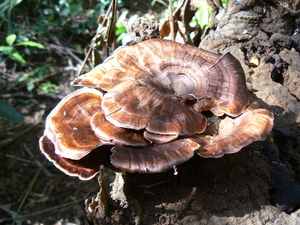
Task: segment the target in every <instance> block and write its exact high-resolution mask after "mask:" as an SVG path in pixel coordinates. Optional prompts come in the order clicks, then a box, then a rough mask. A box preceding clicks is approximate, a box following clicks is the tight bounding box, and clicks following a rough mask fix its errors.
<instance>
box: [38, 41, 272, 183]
mask: <svg viewBox="0 0 300 225" xmlns="http://www.w3.org/2000/svg"><path fill="white" fill-rule="evenodd" d="M72 85H77V86H87V87H85V88H83V89H80V90H78V91H75V92H73V93H71V94H70V95H68V96H67V97H65V98H64V99H63V100H62V101H61V102H60V103H59V104H58V105H57V107H55V109H53V111H52V112H51V113H50V115H49V116H48V117H47V120H46V129H45V133H44V136H43V137H42V138H41V139H40V148H41V150H42V152H43V153H44V154H45V155H46V156H47V158H48V159H49V160H50V161H53V162H54V164H55V165H56V166H57V167H58V168H59V169H61V170H62V171H64V172H66V173H67V174H69V175H73V176H78V177H79V178H81V179H89V178H91V177H93V176H94V175H95V174H96V173H97V168H98V167H99V166H100V165H101V164H103V165H107V166H108V167H111V168H113V169H116V168H118V169H121V170H125V171H128V172H140V173H158V172H162V171H166V170H168V169H171V168H172V167H173V166H175V165H178V164H180V163H183V162H185V161H187V160H189V159H190V158H191V157H193V155H194V152H196V153H197V154H198V155H200V156H203V157H221V156H222V155H224V154H227V153H234V152H237V151H239V150H240V149H241V148H243V147H244V146H246V145H248V144H250V143H251V142H253V141H257V140H264V139H265V138H266V137H267V136H268V134H269V133H270V132H271V130H272V127H273V114H272V113H271V112H269V111H268V110H266V109H264V107H263V105H262V104H261V103H260V102H259V101H258V99H257V98H256V97H255V96H254V95H253V94H252V93H251V92H250V91H249V90H248V89H247V87H246V82H245V74H244V72H243V69H242V67H241V65H240V63H239V61H238V60H237V59H235V58H234V57H233V56H232V55H231V54H230V53H226V54H224V55H219V54H214V53H210V52H207V51H204V50H202V49H199V48H196V47H193V46H190V45H183V44H179V43H176V42H173V41H167V40H162V39H152V40H148V41H144V42H141V43H137V44H135V45H131V46H124V47H120V48H118V49H117V50H116V51H115V52H114V54H113V55H112V56H110V57H109V58H108V59H106V60H105V61H104V62H103V63H102V64H100V65H98V66H97V67H95V68H94V69H93V70H91V71H90V72H89V73H87V74H84V75H81V76H80V77H78V78H77V79H75V80H74V81H73V82H72ZM94 88H96V89H94ZM97 89H100V90H101V92H100V91H98V90H97ZM103 93H104V94H103ZM208 111H210V112H211V113H212V115H213V117H215V118H212V117H211V118H206V117H207V115H208V113H207V112H208ZM108 149H111V156H110V159H109V158H108V157H107V151H108ZM91 158H92V160H91ZM89 160H91V163H90V164H89V163H88V161H89Z"/></svg>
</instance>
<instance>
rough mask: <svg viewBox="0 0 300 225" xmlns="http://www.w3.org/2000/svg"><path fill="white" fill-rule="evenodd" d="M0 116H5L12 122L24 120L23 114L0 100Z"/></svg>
mask: <svg viewBox="0 0 300 225" xmlns="http://www.w3.org/2000/svg"><path fill="white" fill-rule="evenodd" d="M0 117H3V118H7V119H9V120H11V121H14V122H22V121H24V117H23V115H22V114H21V113H20V112H19V111H18V110H16V109H15V108H14V107H13V106H11V105H9V104H7V103H5V102H3V101H2V100H0Z"/></svg>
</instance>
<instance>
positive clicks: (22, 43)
mask: <svg viewBox="0 0 300 225" xmlns="http://www.w3.org/2000/svg"><path fill="white" fill-rule="evenodd" d="M16 45H26V46H30V47H37V48H41V49H45V46H44V45H42V44H40V43H37V42H35V41H23V42H20V43H18V44H16Z"/></svg>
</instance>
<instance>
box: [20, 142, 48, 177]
mask: <svg viewBox="0 0 300 225" xmlns="http://www.w3.org/2000/svg"><path fill="white" fill-rule="evenodd" d="M23 146H24V149H25V150H26V152H27V153H28V154H29V156H30V158H31V159H32V160H34V162H35V163H36V165H37V166H38V167H42V168H43V172H44V173H45V174H46V175H47V176H48V177H50V176H52V174H51V173H50V172H49V171H48V170H47V169H46V168H45V167H44V166H43V163H41V162H40V161H38V160H37V159H36V158H35V157H34V154H32V152H31V151H30V149H29V148H28V147H27V145H26V144H25V143H23Z"/></svg>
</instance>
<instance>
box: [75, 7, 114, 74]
mask: <svg viewBox="0 0 300 225" xmlns="http://www.w3.org/2000/svg"><path fill="white" fill-rule="evenodd" d="M112 7H113V1H112V2H111V3H110V5H109V7H108V10H107V12H106V14H105V16H104V19H103V21H102V23H101V24H100V25H98V28H97V33H96V35H95V37H97V36H98V35H99V33H100V32H101V29H102V27H103V26H104V24H105V22H106V20H107V18H108V14H109V12H110V11H111V8H112ZM95 42H96V38H93V39H92V42H91V47H89V50H88V51H87V53H86V55H85V58H84V60H83V63H82V64H81V67H80V69H79V70H78V72H77V76H79V75H80V73H81V71H82V70H83V67H84V65H85V64H86V61H87V59H88V58H89V56H90V54H91V51H92V49H93V47H94V45H95Z"/></svg>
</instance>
